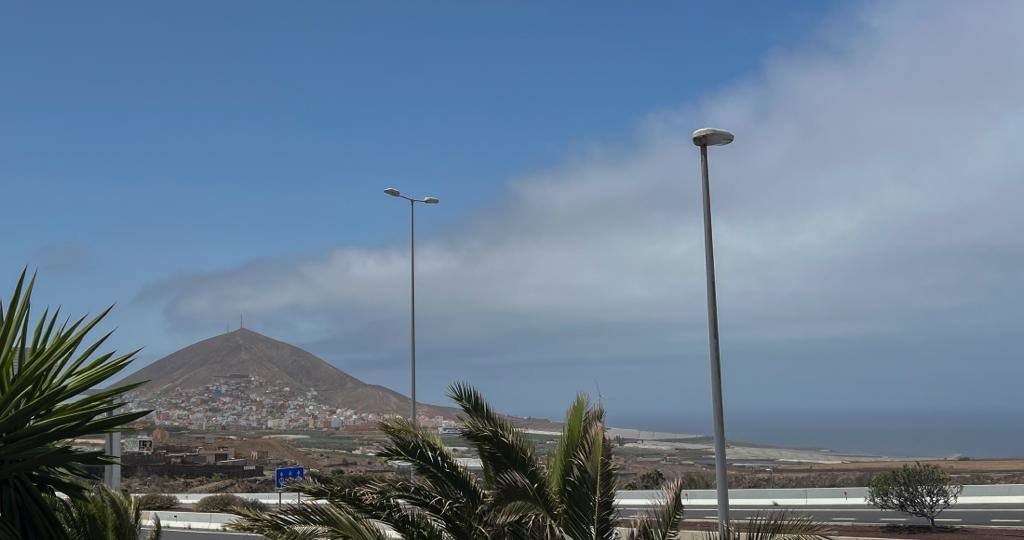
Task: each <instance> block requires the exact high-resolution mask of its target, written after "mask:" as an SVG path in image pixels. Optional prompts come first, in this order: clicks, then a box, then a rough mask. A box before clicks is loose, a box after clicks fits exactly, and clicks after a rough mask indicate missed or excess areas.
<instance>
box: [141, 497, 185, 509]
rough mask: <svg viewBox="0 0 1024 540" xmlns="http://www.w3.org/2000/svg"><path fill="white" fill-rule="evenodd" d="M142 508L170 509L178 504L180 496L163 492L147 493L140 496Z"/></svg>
mask: <svg viewBox="0 0 1024 540" xmlns="http://www.w3.org/2000/svg"><path fill="white" fill-rule="evenodd" d="M138 499H139V509H140V510H168V509H170V508H176V507H177V506H178V498H177V497H175V496H174V495H164V494H162V493H147V494H145V495H142V496H140V497H138Z"/></svg>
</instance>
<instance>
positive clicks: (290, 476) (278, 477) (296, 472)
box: [274, 467, 306, 489]
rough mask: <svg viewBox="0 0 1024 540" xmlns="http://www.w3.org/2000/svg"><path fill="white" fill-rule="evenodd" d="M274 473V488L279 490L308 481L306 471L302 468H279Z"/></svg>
mask: <svg viewBox="0 0 1024 540" xmlns="http://www.w3.org/2000/svg"><path fill="white" fill-rule="evenodd" d="M274 472H275V474H274V487H275V488H277V489H284V487H285V486H287V485H288V484H290V483H292V482H301V481H303V480H305V479H306V469H304V468H302V467H278V468H277V470H276V471H274Z"/></svg>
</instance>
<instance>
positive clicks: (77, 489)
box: [0, 272, 149, 539]
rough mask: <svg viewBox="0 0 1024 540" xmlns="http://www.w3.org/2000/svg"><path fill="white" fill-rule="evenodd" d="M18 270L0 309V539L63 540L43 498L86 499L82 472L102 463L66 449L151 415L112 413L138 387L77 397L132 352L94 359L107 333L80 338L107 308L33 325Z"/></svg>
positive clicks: (99, 457)
mask: <svg viewBox="0 0 1024 540" xmlns="http://www.w3.org/2000/svg"><path fill="white" fill-rule="evenodd" d="M25 277H26V276H25V272H22V274H21V278H20V279H19V280H18V285H17V286H16V287H15V289H14V293H13V294H12V295H11V298H10V302H9V303H8V306H7V309H6V310H4V308H3V306H2V304H0V537H2V538H25V539H27V538H42V539H46V538H65V534H64V531H63V529H62V527H61V523H60V521H59V520H58V518H57V515H56V514H55V512H54V509H53V507H52V506H51V505H50V504H49V502H48V499H47V497H53V496H55V494H56V492H58V491H60V492H62V493H64V494H66V495H67V496H68V497H71V498H72V499H76V498H78V497H81V496H84V493H85V492H86V491H87V490H88V485H87V483H86V482H85V480H86V479H88V478H89V474H88V472H87V471H86V469H85V467H86V466H89V465H104V464H106V463H109V462H110V458H109V457H107V456H104V455H103V452H102V451H84V450H79V449H76V448H74V447H72V445H71V443H70V442H69V441H70V440H71V439H74V438H75V437H81V436H84V435H92V434H98V433H110V432H112V431H116V430H118V429H121V428H120V426H123V425H124V424H127V423H129V422H132V421H134V420H136V419H138V418H141V417H142V416H145V415H146V414H147V413H148V412H149V411H139V412H128V413H118V412H116V411H117V409H119V408H120V407H122V406H123V405H124V403H120V402H118V401H117V399H118V398H119V397H120V396H121V395H122V394H123V393H125V392H127V391H130V390H132V389H133V388H136V387H137V386H139V385H138V384H134V385H124V386H114V387H112V388H107V389H104V390H100V391H98V392H96V393H94V394H92V395H89V396H84V395H83V393H84V392H85V391H87V390H90V389H92V388H93V387H95V386H97V385H99V384H101V383H103V382H105V381H107V380H108V379H110V378H111V377H113V376H114V375H116V374H117V373H119V372H120V371H122V370H123V369H124V368H125V367H127V366H128V364H129V362H131V360H132V358H134V356H135V354H136V352H137V351H135V352H130V353H128V354H124V355H120V356H117V355H115V354H114V353H106V354H101V355H99V356H93V355H94V353H95V352H96V351H97V349H99V347H100V346H102V344H103V342H104V341H106V339H107V338H108V337H109V336H110V334H109V333H108V334H106V335H104V336H102V337H101V338H99V339H98V340H96V341H95V342H93V343H91V344H87V345H86V344H85V338H86V335H87V334H88V333H89V332H90V331H91V330H93V329H94V328H95V327H96V325H97V324H99V323H100V321H101V320H103V317H104V316H106V314H107V313H108V312H109V311H110V310H109V308H108V309H107V310H104V311H103V312H101V313H100V314H99V315H97V316H96V317H93V318H92V319H89V320H87V319H86V318H85V317H83V318H80V319H77V320H75V321H74V322H71V320H70V319H65V320H63V321H61V320H60V315H59V311H60V310H57V311H56V312H54V313H53V314H52V315H50V314H49V313H48V311H49V310H47V311H46V312H44V313H43V314H42V316H41V317H40V318H39V319H38V322H37V323H36V324H35V325H33V324H32V322H31V320H30V305H31V301H30V299H31V296H32V288H33V286H34V284H35V278H34V277H33V278H32V279H31V280H30V281H29V282H28V283H27V284H26V283H25Z"/></svg>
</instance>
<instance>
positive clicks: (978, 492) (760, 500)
mask: <svg viewBox="0 0 1024 540" xmlns="http://www.w3.org/2000/svg"><path fill="white" fill-rule="evenodd" d="M867 492H868V490H867V488H863V487H853V488H808V489H730V490H729V504H730V506H772V505H776V504H777V505H780V506H806V505H825V504H827V505H847V504H848V505H855V506H864V505H866V504H867V501H865V500H864V498H865V497H866V496H867ZM169 495H173V496H175V497H177V499H178V502H179V503H180V504H181V505H182V506H186V507H188V506H192V505H194V504H195V503H197V502H199V500H200V499H202V498H203V497H207V496H209V495H214V494H213V493H170V494H169ZM233 495H237V496H239V497H241V498H243V499H251V500H257V501H260V502H262V503H265V504H267V505H271V506H273V505H277V504H278V502H280V503H281V504H296V503H299V502H302V503H314V504H315V503H319V502H320V501H309V500H308V499H307V498H302V500H301V501H300V497H299V494H297V493H234V494H233ZM661 500H662V493H661V491H657V490H644V491H619V492H617V493H616V494H615V505H616V506H620V507H624V508H644V507H650V506H654V505H656V504H659V503H660V502H661ZM1004 503H1024V484H1002V485H991V486H964V491H963V493H962V494H961V495H960V498H959V499H958V501H957V504H1004ZM716 504H717V499H716V494H715V491H714V490H711V489H695V490H686V491H684V492H683V505H684V506H714V505H716ZM156 516H159V517H160V522H161V524H162V525H163V526H164V527H169V528H186V529H206V530H223V529H224V528H226V525H227V524H228V523H230V522H231V521H233V520H234V519H236V518H235V516H233V515H231V514H216V513H206V512H176V511H172V510H160V511H152V512H148V516H144V518H143V519H144V520H145V521H146V524H148V525H151V524H152V520H153V518H154V517H156Z"/></svg>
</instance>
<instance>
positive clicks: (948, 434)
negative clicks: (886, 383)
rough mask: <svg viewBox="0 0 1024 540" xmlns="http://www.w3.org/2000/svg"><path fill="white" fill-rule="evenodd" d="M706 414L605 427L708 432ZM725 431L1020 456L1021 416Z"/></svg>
mask: <svg viewBox="0 0 1024 540" xmlns="http://www.w3.org/2000/svg"><path fill="white" fill-rule="evenodd" d="M706 416H708V418H706V419H703V418H693V417H692V415H690V416H689V417H688V416H685V415H683V414H680V415H679V416H678V417H673V416H670V415H667V414H663V415H657V414H654V415H652V414H624V415H614V414H609V418H608V424H609V425H611V426H616V427H630V428H637V429H645V430H651V431H667V432H672V433H687V434H710V433H712V424H711V418H710V415H706ZM725 432H726V438H727V439H729V440H730V441H742V442H746V443H755V444H764V445H770V446H782V447H788V448H819V449H829V450H832V451H836V452H846V453H858V454H868V455H880V456H890V457H950V456H968V457H973V458H996V457H1024V414H1010V413H943V414H940V413H930V414H906V413H902V414H901V413H894V414H870V415H851V414H794V413H789V414H779V415H731V416H726V419H725Z"/></svg>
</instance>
